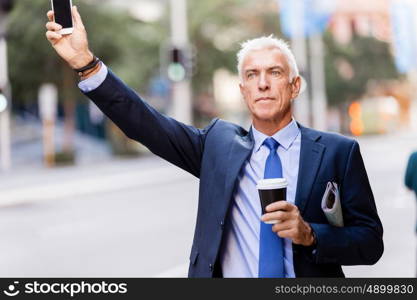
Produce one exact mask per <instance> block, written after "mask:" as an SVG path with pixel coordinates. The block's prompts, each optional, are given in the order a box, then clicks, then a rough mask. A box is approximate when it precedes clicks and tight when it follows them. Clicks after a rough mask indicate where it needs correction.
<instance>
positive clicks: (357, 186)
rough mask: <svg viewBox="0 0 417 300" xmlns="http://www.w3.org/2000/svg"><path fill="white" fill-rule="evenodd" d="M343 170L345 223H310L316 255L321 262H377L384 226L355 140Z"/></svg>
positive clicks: (380, 250) (342, 198) (363, 263)
mask: <svg viewBox="0 0 417 300" xmlns="http://www.w3.org/2000/svg"><path fill="white" fill-rule="evenodd" d="M344 173H345V175H344V177H343V181H342V184H341V188H340V193H341V202H342V210H343V218H344V224H345V226H344V227H335V226H332V225H329V224H317V223H312V224H310V225H311V227H312V229H313V230H314V232H315V233H316V237H317V245H316V249H315V251H314V255H313V259H314V261H315V262H316V263H318V264H320V263H334V264H340V265H370V264H374V263H376V262H377V261H378V260H379V258H380V257H381V256H382V253H383V251H384V244H383V240H382V234H383V228H382V224H381V221H380V219H379V217H378V214H377V209H376V206H375V200H374V197H373V194H372V190H371V186H370V184H369V180H368V176H367V174H366V170H365V166H364V163H363V160H362V156H361V154H360V150H359V145H358V143H357V142H356V141H355V142H353V145H352V146H351V149H350V153H349V157H348V159H347V163H346V169H345V172H344Z"/></svg>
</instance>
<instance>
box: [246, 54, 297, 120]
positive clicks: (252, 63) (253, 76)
mask: <svg viewBox="0 0 417 300" xmlns="http://www.w3.org/2000/svg"><path fill="white" fill-rule="evenodd" d="M289 75H290V68H289V65H288V62H287V60H286V58H285V56H284V55H283V54H282V53H281V51H280V50H279V49H278V48H265V49H261V50H254V51H251V52H250V53H249V54H248V55H247V56H246V58H245V60H244V61H243V66H242V77H243V78H242V82H241V84H240V91H241V93H242V95H243V98H244V99H245V102H246V105H247V106H248V108H249V111H250V113H251V115H252V119H254V120H258V121H276V120H280V119H282V118H284V117H286V116H288V114H291V101H292V99H294V98H296V97H297V96H298V93H299V90H300V83H301V80H300V77H297V78H295V79H294V80H293V82H292V83H290V80H289V79H290V76H289Z"/></svg>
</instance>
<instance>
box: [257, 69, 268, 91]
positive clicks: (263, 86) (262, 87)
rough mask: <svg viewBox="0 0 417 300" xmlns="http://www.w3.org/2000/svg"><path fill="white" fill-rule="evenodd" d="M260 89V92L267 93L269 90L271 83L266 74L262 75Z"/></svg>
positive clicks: (259, 83)
mask: <svg viewBox="0 0 417 300" xmlns="http://www.w3.org/2000/svg"><path fill="white" fill-rule="evenodd" d="M258 89H259V90H260V91H266V90H268V89H269V81H268V78H267V76H266V74H264V73H261V74H260V76H259V82H258Z"/></svg>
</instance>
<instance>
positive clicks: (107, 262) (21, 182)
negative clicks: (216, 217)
mask: <svg viewBox="0 0 417 300" xmlns="http://www.w3.org/2000/svg"><path fill="white" fill-rule="evenodd" d="M415 137H416V134H411V133H403V134H396V135H380V136H368V137H362V138H360V139H359V142H360V145H361V151H362V154H363V157H364V160H365V165H366V167H367V170H368V175H369V177H370V181H371V185H372V187H373V190H374V195H375V198H376V203H377V206H378V211H379V214H380V217H381V219H382V223H383V225H384V229H385V234H384V241H385V252H384V255H383V257H382V258H381V260H380V261H379V262H378V263H377V264H376V265H374V266H354V267H346V268H344V269H345V272H346V275H347V276H348V277H413V276H415V272H416V258H415V254H416V235H415V231H414V230H415V221H416V201H415V198H414V195H413V194H412V193H411V192H408V191H406V190H405V188H404V187H403V176H404V169H405V165H406V162H407V158H408V155H409V154H410V152H411V151H412V150H414V149H416V148H417V143H416V139H415ZM197 195H198V179H196V178H194V177H193V176H191V175H189V174H187V173H186V172H184V171H182V170H180V169H178V168H176V167H174V166H171V165H169V164H168V163H166V162H164V161H162V160H161V159H159V158H156V157H154V156H145V157H141V158H137V159H131V160H120V159H119V160H111V161H107V162H105V163H101V164H98V163H91V164H84V165H82V166H78V167H66V168H59V169H53V170H46V169H42V168H26V169H25V168H23V167H21V168H18V169H17V170H14V171H11V172H9V173H4V174H0V239H1V241H2V242H1V244H0V276H1V277H20V276H23V277H57V276H63V277H70V276H80V277H89V276H95V277H105V276H110V277H129V276H132V277H185V276H186V274H187V264H188V254H189V251H190V247H191V242H192V237H193V236H192V235H193V229H194V224H195V218H196V211H197Z"/></svg>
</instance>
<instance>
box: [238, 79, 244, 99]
mask: <svg viewBox="0 0 417 300" xmlns="http://www.w3.org/2000/svg"><path fill="white" fill-rule="evenodd" d="M239 89H240V94H241V95H242V98H243V99H245V88H244V87H243V84H242V82H241V83H239Z"/></svg>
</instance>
